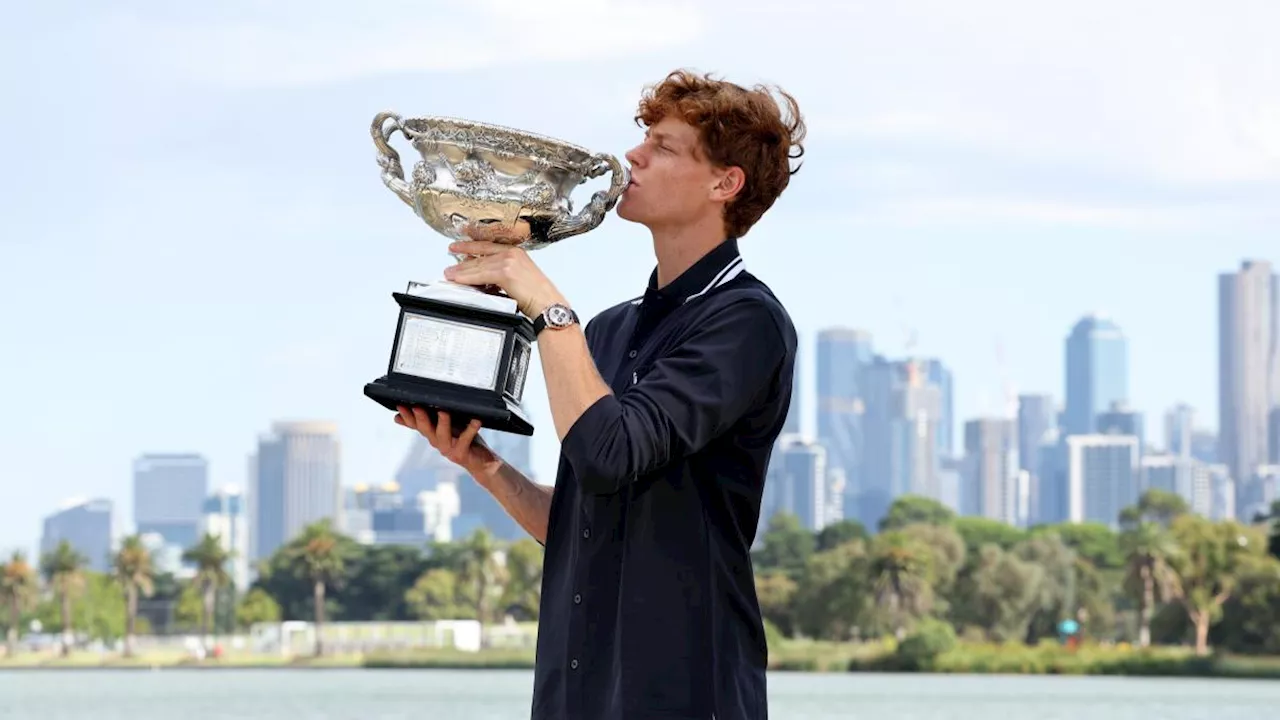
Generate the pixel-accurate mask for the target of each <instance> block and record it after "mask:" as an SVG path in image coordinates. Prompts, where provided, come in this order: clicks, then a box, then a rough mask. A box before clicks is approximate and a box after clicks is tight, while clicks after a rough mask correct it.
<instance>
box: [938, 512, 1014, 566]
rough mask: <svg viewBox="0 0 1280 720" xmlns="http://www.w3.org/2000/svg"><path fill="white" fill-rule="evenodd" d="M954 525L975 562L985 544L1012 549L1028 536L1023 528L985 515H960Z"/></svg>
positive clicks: (970, 557)
mask: <svg viewBox="0 0 1280 720" xmlns="http://www.w3.org/2000/svg"><path fill="white" fill-rule="evenodd" d="M952 525H953V527H955V529H956V532H958V533H960V537H961V538H962V539H963V540H964V546H965V547H966V548H968V549H969V559H970V561H974V562H976V561H977V560H978V557H979V555H980V554H981V552H982V547H983V546H984V545H988V544H991V545H995V546H996V547H998V548H1000V549H1001V550H1012V549H1013V548H1014V546H1015V545H1017V544H1018V543H1020V542H1022V541H1023V539H1025V538H1026V537H1027V533H1026V532H1025V531H1023V530H1019V529H1018V528H1016V527H1013V526H1012V525H1007V524H1005V523H1002V522H1000V521H999V520H991V519H989V518H984V517H973V516H964V517H958V518H956V519H955V522H954V523H952Z"/></svg>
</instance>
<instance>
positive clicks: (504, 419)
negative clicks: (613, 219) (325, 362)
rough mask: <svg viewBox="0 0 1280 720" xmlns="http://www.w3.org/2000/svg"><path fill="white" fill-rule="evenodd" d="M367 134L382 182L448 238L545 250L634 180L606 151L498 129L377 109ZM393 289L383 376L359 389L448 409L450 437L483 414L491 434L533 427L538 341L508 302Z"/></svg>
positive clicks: (440, 284) (386, 403)
mask: <svg viewBox="0 0 1280 720" xmlns="http://www.w3.org/2000/svg"><path fill="white" fill-rule="evenodd" d="M370 130H371V133H372V135H373V144H374V146H375V147H376V148H377V150H378V166H379V167H380V168H381V169H382V182H383V183H384V184H385V185H386V186H387V188H389V189H390V190H391V191H392V192H393V193H395V195H396V197H398V198H400V199H401V200H402V201H404V203H405V204H407V205H408V206H409V207H411V208H413V211H414V213H415V214H416V215H417V216H418V217H419V218H421V219H422V220H423V222H425V223H426V224H427V225H428V226H429V227H430V228H431V229H433V230H435V231H436V232H438V233H440V234H441V235H443V236H445V237H446V238H449V239H451V240H453V239H462V238H464V237H483V238H484V239H486V240H492V241H495V242H501V243H505V244H509V245H513V246H518V247H521V248H524V249H525V250H535V249H538V248H542V247H546V246H548V245H551V244H552V243H556V242H559V241H561V240H563V239H565V238H568V237H572V236H574V235H579V234H582V233H585V232H588V231H590V230H592V229H594V228H596V227H597V226H598V225H600V223H601V222H602V221H603V220H604V217H605V215H606V214H607V213H608V212H609V211H610V210H612V209H613V206H614V205H615V204H616V203H617V201H618V198H619V197H620V196H621V195H622V191H623V190H624V189H626V186H627V183H628V181H629V180H630V175H629V173H628V172H627V170H626V169H625V168H624V167H623V166H622V164H621V163H619V162H618V159H617V158H615V157H614V156H612V155H608V154H604V153H592V152H590V151H588V150H586V149H584V148H581V147H578V146H577V145H572V144H570V143H566V142H563V141H560V140H555V139H552V138H548V137H544V136H541V135H536V134H534V133H528V132H523V131H520V130H513V129H511V128H505V127H501V126H499V125H491V124H487V123H480V122H473V121H470V120H459V119H455V118H443V117H420V118H401V117H400V116H399V115H396V114H395V113H390V112H383V113H379V114H378V115H377V116H375V117H374V119H373V124H372V126H371V128H370ZM396 131H399V132H400V133H402V134H403V135H404V136H405V137H406V138H407V139H408V140H409V143H410V145H411V146H412V147H413V149H414V151H415V152H416V157H415V161H414V164H413V169H412V171H411V172H410V173H409V177H408V178H407V179H406V177H405V173H404V167H403V165H402V164H401V161H400V154H399V153H398V152H397V151H396V150H395V149H394V148H392V147H391V143H390V140H391V135H392V133H394V132H396ZM609 171H612V175H611V177H610V182H609V187H608V188H607V189H605V190H599V191H597V192H595V193H594V194H592V196H591V198H590V200H589V201H588V202H587V204H586V205H585V206H583V207H582V209H581V210H579V211H578V212H576V213H575V212H574V211H573V204H572V200H571V194H572V192H573V190H574V189H575V188H576V187H578V186H579V185H581V184H583V183H585V182H586V181H587V180H590V179H593V178H598V177H600V176H602V175H604V174H605V173H606V172H609ZM455 257H456V258H458V259H462V258H463V257H464V256H462V255H456V254H455ZM392 297H393V298H395V300H396V302H397V303H398V304H399V305H400V321H399V324H398V325H397V327H396V335H395V341H394V344H393V347H392V351H391V359H390V362H389V363H388V366H387V373H386V375H383V376H382V377H380V378H378V379H377V380H374V381H373V382H371V383H367V384H366V385H365V388H364V393H365V395H366V396H368V397H369V398H371V399H372V400H374V401H376V402H377V403H379V404H380V405H382V406H383V407H386V408H388V409H392V410H394V409H395V408H396V407H397V406H401V405H403V406H408V407H415V408H417V407H420V408H423V409H425V410H426V411H427V413H428V414H429V415H431V416H432V419H433V421H434V420H435V418H436V414H437V411H439V410H445V411H447V412H448V413H449V416H450V419H451V427H452V429H453V430H454V432H455V433H457V432H458V431H460V430H461V429H462V428H463V427H465V426H466V424H467V423H468V422H469V421H470V420H472V419H479V420H480V421H481V424H482V425H483V426H485V427H487V428H489V429H492V430H497V431H501V432H512V433H517V434H521V435H532V434H533V425H532V424H531V423H530V422H529V420H528V418H527V417H526V416H525V413H524V412H523V410H522V409H521V406H520V403H521V399H522V396H523V392H524V385H525V378H526V377H527V375H528V370H529V362H530V359H531V357H532V344H533V342H534V341H535V339H536V338H535V335H534V331H533V324H532V322H531V321H530V319H529V318H526V317H525V316H524V315H522V314H521V313H520V312H519V311H518V310H517V308H516V303H515V301H514V300H512V299H511V298H510V297H507V296H506V295H504V294H502V293H500V292H497V291H481V290H479V289H476V288H473V287H469V286H466V285H458V284H455V283H451V282H447V281H444V280H441V281H437V282H434V283H416V282H410V283H409V287H408V289H407V290H406V291H405V292H403V293H392Z"/></svg>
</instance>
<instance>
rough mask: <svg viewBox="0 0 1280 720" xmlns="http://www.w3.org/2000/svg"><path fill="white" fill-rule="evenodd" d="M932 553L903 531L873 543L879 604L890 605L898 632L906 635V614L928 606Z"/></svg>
mask: <svg viewBox="0 0 1280 720" xmlns="http://www.w3.org/2000/svg"><path fill="white" fill-rule="evenodd" d="M929 573H930V555H929V549H928V548H927V547H925V546H924V545H923V544H921V543H920V541H918V540H916V539H914V538H912V537H911V536H910V535H908V534H906V533H904V532H902V531H900V530H890V531H888V532H885V533H881V534H880V535H877V536H876V538H875V540H873V541H872V543H871V577H872V580H873V582H874V587H875V591H876V602H877V604H882V605H885V604H887V606H888V609H889V612H890V615H891V617H892V618H893V623H894V625H895V627H894V631H895V634H896V635H897V636H898V637H899V638H901V637H902V635H903V622H902V619H903V614H904V613H906V612H910V613H912V614H920V613H923V612H924V611H926V610H927V609H928V605H929V601H930V597H929V594H930V593H929Z"/></svg>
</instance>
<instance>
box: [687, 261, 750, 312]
mask: <svg viewBox="0 0 1280 720" xmlns="http://www.w3.org/2000/svg"><path fill="white" fill-rule="evenodd" d="M746 269H747V265H746V263H744V262H742V256H741V255H735V256H734V258H733V259H732V260H730V261H729V264H728V265H725V266H724V268H723V269H722V270H721V271H720V272H719V273H718V274H717V275H716V277H715V279H714V280H712V281H711V282H709V283H707V286H706V287H704V288H702V290H700V291H698V292H696V293H694V294H692V295H690V296H689V297H687V298H685V299H684V301H685V302H689V301H690V300H692V299H694V298H696V297H701V296H703V295H706V294H707V293H709V292H711V291H712V290H714V289H715V288H718V287H720V286H721V285H723V284H725V283H727V282H729V281H730V280H732V279H734V278H736V277H738V275H740V274H741V273H742V271H743V270H746Z"/></svg>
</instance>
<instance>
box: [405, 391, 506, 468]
mask: <svg viewBox="0 0 1280 720" xmlns="http://www.w3.org/2000/svg"><path fill="white" fill-rule="evenodd" d="M397 410H398V411H399V413H398V414H397V415H396V416H395V419H396V424H397V425H404V426H405V427H407V428H411V429H414V430H417V431H418V432H419V433H421V435H422V436H423V437H424V438H426V439H427V441H428V442H430V443H431V447H433V448H435V449H436V450H439V451H440V454H441V455H444V456H445V457H447V458H449V460H451V461H453V462H454V463H456V464H457V465H460V466H462V468H463V469H464V470H466V471H467V472H469V473H471V476H472V477H474V478H475V479H476V480H477V481H478V482H481V483H483V482H485V481H486V479H488V478H490V477H492V476H493V475H494V474H495V473H497V472H498V470H499V469H500V468H501V467H502V458H500V457H498V456H497V455H495V454H494V452H493V451H492V450H490V449H489V446H488V445H485V442H484V438H482V437H480V435H479V434H478V433H479V432H480V421H479V420H472V421H471V423H470V424H468V425H467V427H466V428H465V429H463V431H462V433H461V434H459V435H458V436H457V437H454V436H453V428H452V427H451V423H450V420H449V413H447V412H445V411H443V410H440V411H439V412H438V413H437V416H436V420H437V422H436V423H432V422H431V416H429V415H427V413H426V411H425V410H423V409H422V408H414V409H412V410H410V409H409V408H406V407H404V406H399V407H397Z"/></svg>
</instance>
